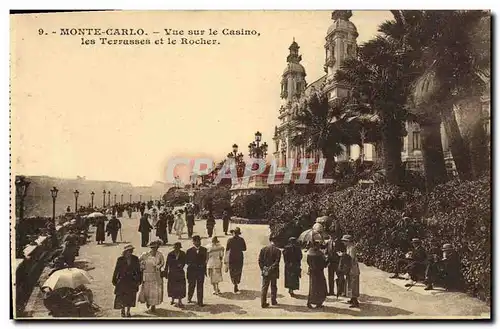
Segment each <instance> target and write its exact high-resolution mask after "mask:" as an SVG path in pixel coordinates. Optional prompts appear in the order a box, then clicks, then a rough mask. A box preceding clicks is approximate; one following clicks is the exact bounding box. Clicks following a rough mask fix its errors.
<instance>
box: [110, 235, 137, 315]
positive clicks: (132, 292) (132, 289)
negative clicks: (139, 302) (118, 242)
mask: <svg viewBox="0 0 500 329" xmlns="http://www.w3.org/2000/svg"><path fill="white" fill-rule="evenodd" d="M133 252H134V247H133V246H132V245H130V244H129V245H127V246H125V248H123V254H122V256H120V257H118V259H117V260H116V266H115V271H114V272H113V279H112V283H113V286H115V291H114V292H115V303H114V308H115V309H120V310H121V313H122V317H125V316H126V317H130V316H131V315H130V308H131V307H135V301H136V297H137V291H138V290H139V286H140V285H141V282H142V272H141V267H140V262H139V258H138V257H137V256H135V255H134V254H133Z"/></svg>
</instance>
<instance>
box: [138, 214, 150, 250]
mask: <svg viewBox="0 0 500 329" xmlns="http://www.w3.org/2000/svg"><path fill="white" fill-rule="evenodd" d="M152 229H153V227H152V226H151V224H149V221H148V214H144V216H142V217H141V219H140V222H139V230H138V231H139V232H141V246H142V247H147V245H148V242H149V234H150V232H151V230H152Z"/></svg>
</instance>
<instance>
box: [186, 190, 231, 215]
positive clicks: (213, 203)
mask: <svg viewBox="0 0 500 329" xmlns="http://www.w3.org/2000/svg"><path fill="white" fill-rule="evenodd" d="M194 204H195V206H196V208H197V209H199V210H200V211H201V210H203V209H204V210H205V212H203V213H202V214H208V210H211V211H212V213H213V215H214V216H215V217H216V218H220V217H222V213H223V212H224V211H225V210H227V211H230V210H231V196H230V194H229V186H224V185H218V186H214V187H211V188H207V189H203V190H200V191H198V192H196V193H195V195H194ZM202 217H203V216H202Z"/></svg>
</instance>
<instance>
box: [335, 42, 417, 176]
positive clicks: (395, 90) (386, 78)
mask: <svg viewBox="0 0 500 329" xmlns="http://www.w3.org/2000/svg"><path fill="white" fill-rule="evenodd" d="M391 41H392V40H390V39H388V38H385V37H384V36H383V35H379V36H377V37H376V38H374V39H373V40H370V41H368V42H366V43H365V44H363V45H361V46H360V47H359V49H358V55H357V57H356V58H351V59H347V60H346V61H345V62H344V63H343V65H342V68H341V70H340V71H338V72H337V73H336V75H335V80H336V81H338V82H340V83H345V84H348V85H350V86H351V87H352V88H353V89H354V90H355V91H356V94H359V95H361V96H360V98H361V102H362V103H364V104H365V106H366V107H367V108H368V109H369V110H370V112H371V114H376V115H377V118H378V120H379V129H380V136H381V142H382V143H381V144H382V155H383V156H382V157H383V163H384V169H385V171H386V176H387V179H388V181H389V182H390V183H393V184H400V183H401V180H402V177H403V173H404V171H403V165H402V162H401V146H402V144H401V140H402V137H403V136H404V134H405V129H404V122H405V121H406V118H407V114H406V109H405V104H406V99H407V96H408V92H409V88H408V86H409V82H410V81H412V77H411V75H409V74H408V72H409V69H408V68H409V63H408V59H407V58H406V54H405V53H404V52H401V51H400V49H399V45H398V44H397V43H394V42H391Z"/></svg>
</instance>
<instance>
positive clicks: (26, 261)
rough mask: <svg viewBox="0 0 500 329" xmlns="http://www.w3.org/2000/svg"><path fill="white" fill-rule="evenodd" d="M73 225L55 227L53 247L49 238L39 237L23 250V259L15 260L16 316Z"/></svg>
mask: <svg viewBox="0 0 500 329" xmlns="http://www.w3.org/2000/svg"><path fill="white" fill-rule="evenodd" d="M74 223H75V222H74V221H72V222H66V223H64V224H63V225H58V226H56V236H57V241H58V243H57V245H54V243H53V241H54V240H53V239H52V238H51V237H50V236H39V237H38V238H37V239H36V240H35V241H34V242H33V243H31V244H29V245H27V246H26V247H25V248H24V255H25V258H23V259H20V258H18V259H16V260H15V262H14V266H15V271H13V275H15V277H14V278H13V281H14V287H13V289H14V290H15V293H16V311H17V314H18V315H19V314H22V312H23V310H24V307H25V305H26V303H27V301H28V299H29V297H30V295H31V293H32V291H33V288H34V287H35V286H36V284H37V282H38V279H39V277H40V274H41V273H42V271H43V269H44V268H45V266H46V265H47V264H48V262H49V261H50V260H51V258H52V255H53V254H54V252H55V250H56V249H57V248H59V244H60V242H61V241H62V240H63V239H64V236H65V235H66V234H68V232H69V231H70V229H71V228H72V227H73V226H74ZM14 273H15V274H14Z"/></svg>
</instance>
